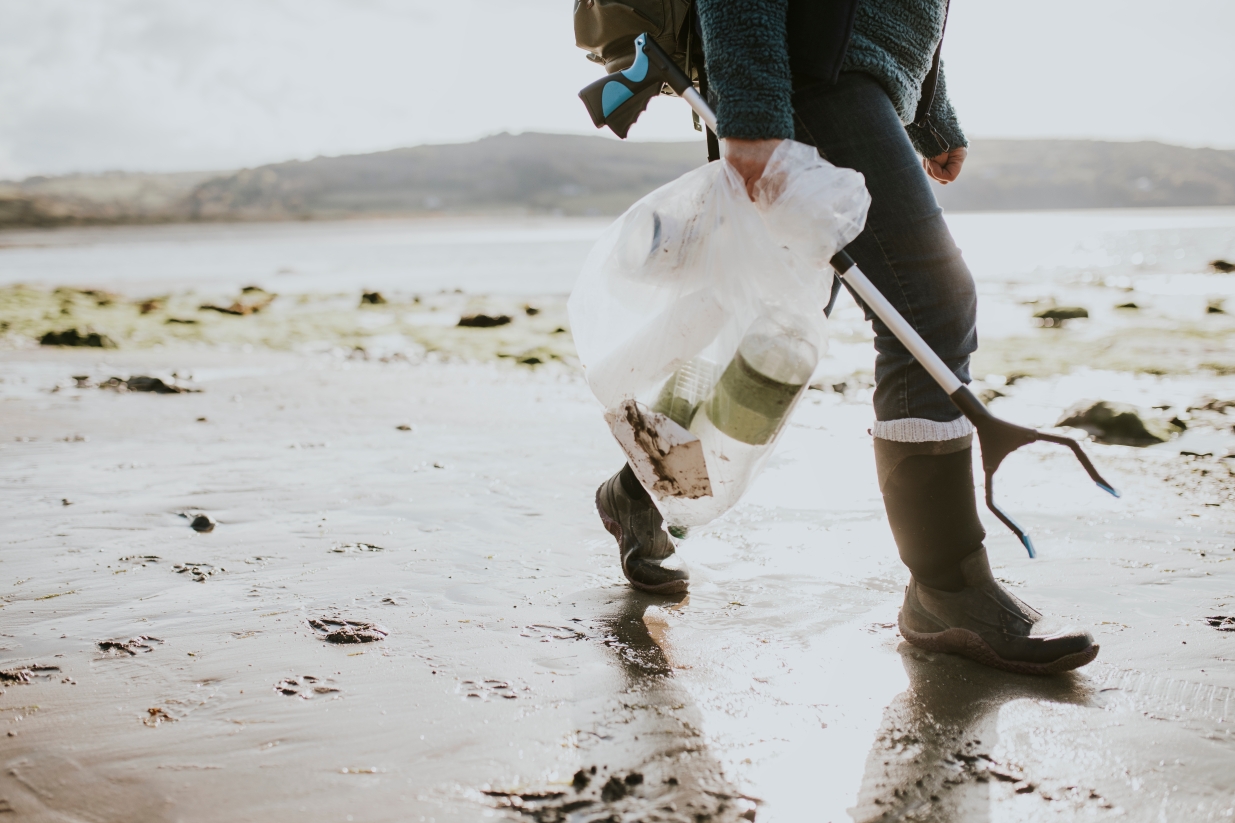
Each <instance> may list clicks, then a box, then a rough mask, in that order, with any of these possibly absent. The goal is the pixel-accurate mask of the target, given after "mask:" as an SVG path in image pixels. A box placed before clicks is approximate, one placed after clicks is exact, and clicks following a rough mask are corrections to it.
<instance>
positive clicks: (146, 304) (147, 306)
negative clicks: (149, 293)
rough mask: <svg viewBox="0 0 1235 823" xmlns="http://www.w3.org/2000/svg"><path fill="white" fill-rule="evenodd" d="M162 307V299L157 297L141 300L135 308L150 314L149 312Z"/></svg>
mask: <svg viewBox="0 0 1235 823" xmlns="http://www.w3.org/2000/svg"><path fill="white" fill-rule="evenodd" d="M161 308H163V301H162V300H160V299H158V298H157V297H155V298H151V299H150V300H143V301H142V302H141V303H140V304H139V305H138V307H137V310H138V311H140V312H141V313H142V314H150V312H153V311H158V310H159V309H161Z"/></svg>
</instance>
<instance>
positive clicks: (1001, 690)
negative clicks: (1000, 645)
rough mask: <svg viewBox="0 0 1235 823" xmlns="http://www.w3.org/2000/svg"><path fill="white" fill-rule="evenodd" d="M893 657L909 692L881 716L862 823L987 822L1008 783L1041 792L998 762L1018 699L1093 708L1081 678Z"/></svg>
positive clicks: (910, 653) (865, 782)
mask: <svg viewBox="0 0 1235 823" xmlns="http://www.w3.org/2000/svg"><path fill="white" fill-rule="evenodd" d="M897 651H898V652H899V653H900V656H901V661H902V662H903V663H904V666H905V672H906V674H908V676H909V688H907V689H906V690H905V691H904V692H902V693H901V694H899V695H897V696H896V698H895V699H894V700H893V701H892V703H891V704H890V705H889V706H888V708H887V709H886V710H885V711H884V714H883V723H882V725H881V726H880V729H879V732H878V733H877V735H876V738H875V745H874V746H873V747H872V748H871V750H870V753H869V754H868V755H867V758H866V773H865V774H864V776H863V778H862V787H861V789H860V790H859V793H858V802H857V805H855V806H854V807H853V808H852V809H850V814H851V815H852V817H853V819H854V820H855V821H858V823H871V822H873V821H890V820H964V821H966V823H978V822H979V821H984V820H990V819H991V815H990V806H991V800H992V789H991V787H992V785H994V784H997V783H1008V784H1010V785H1011V787H1012V791H1014V792H1016V793H1027V792H1032V791H1034V790H1035V789H1036V788H1037V786H1036V785H1035V784H1034V783H1033V782H1032V781H1031V780H1028V779H1026V776H1025V774H1024V773H1023V772H1022V769H1021V767H1020V766H1019V765H1018V764H1016V763H1006V762H1001V761H1000V760H999V758H998V755H997V754H996V745H997V744H998V742H999V734H998V720H999V713H1000V709H1002V708H1003V707H1004V706H1005V705H1007V704H1008V703H1010V702H1012V701H1014V700H1022V699H1028V700H1035V701H1046V702H1050V703H1065V704H1073V705H1080V706H1084V705H1090V704H1091V702H1092V697H1093V690H1092V688H1091V686H1090V685H1089V684H1088V681H1087V679H1086V678H1085V677H1084V676H1083V675H1081V674H1077V673H1075V672H1073V673H1069V674H1067V675H1061V676H1058V677H1027V676H1022V675H1009V674H1005V673H1003V672H998V671H994V670H991V669H987V668H985V667H983V666H980V665H978V664H976V663H972V662H970V661H967V660H963V659H960V658H957V657H954V656H951V655H943V654H928V653H926V652H923V651H922V650H920V649H917V648H914V647H913V646H911V645H909V644H908V643H901V644H900V646H899V647H898V648H897ZM1084 794H1085V797H1086V799H1092V800H1094V801H1095V802H1098V803H1101V802H1102V799H1101V798H1100V797H1093V798H1090V797H1089V795H1090V793H1089V792H1088V791H1085V792H1084Z"/></svg>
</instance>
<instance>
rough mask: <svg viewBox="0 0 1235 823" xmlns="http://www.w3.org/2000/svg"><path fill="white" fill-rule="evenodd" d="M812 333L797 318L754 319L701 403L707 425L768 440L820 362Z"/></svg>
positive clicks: (754, 441)
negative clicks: (731, 357) (709, 423)
mask: <svg viewBox="0 0 1235 823" xmlns="http://www.w3.org/2000/svg"><path fill="white" fill-rule="evenodd" d="M812 338H813V334H812V332H811V330H810V329H809V327H807V326H806V324H805V323H804V322H802V321H799V320H797V319H796V318H792V317H789V316H779V315H764V316H763V317H760V318H759V319H758V320H756V321H755V322H754V324H753V325H752V326H751V328H750V330H749V331H748V332H747V333H746V336H745V337H744V338H743V339H742V342H741V344H739V345H738V351H737V354H736V355H735V356H734V358H733V360H732V361H731V362H730V363H729V365H728V366H727V367H726V368H725V371H724V373H723V374H722V375H721V377H720V380H719V381H717V383H716V387H715V388H714V389H712V393H711V395H710V396H709V397H708V398H707V400H706V401H704V403H703V406H702V408H703V410H704V413H705V414H706V415H707V418H708V420H709V421H710V422H711V424H712V425H713V426H714V427H715V428H716V429H717V430H719V431H720V432H722V433H723V434H726V435H728V436H729V437H732V438H733V439H734V440H737V441H739V442H742V443H747V444H749V445H752V446H759V445H763V444H764V443H767V442H769V441H771V440H772V438H774V437H775V436H776V433H777V432H778V431H780V429H781V426H783V425H784V422H785V420H786V418H787V417H788V416H789V411H790V410H791V409H792V408H793V404H794V401H795V400H797V397H798V395H799V394H801V393H802V390H803V389H804V388H805V387H806V383H807V381H809V380H810V376H811V374H813V373H814V371H815V366H816V365H818V363H819V350H818V348H816V346H815V344H814V343H813V342H811V341H812Z"/></svg>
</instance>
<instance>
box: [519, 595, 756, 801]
mask: <svg viewBox="0 0 1235 823" xmlns="http://www.w3.org/2000/svg"><path fill="white" fill-rule="evenodd" d="M607 592H608V593H612V594H613V598H612V599H611V600H610V601H609V602H607V603H605V605H604V606H603V607H602V609H601V611H600V614H599V616H598V617H597V618H596V619H595V620H594V622H593V629H594V630H595V632H596V636H597V638H598V639H599V640H600V642H601V643H602V644H603V645H604V646H605V647H606V648H607V649H608V650H609V651H610V653H611V658H612V660H613V661H614V662H615V663H616V664H617V666H618V668H619V669H620V670H621V673H622V675H623V678H624V681H625V682H624V688H621V689H619V690H618V691H617V693H616V694H615V696H614V698H613V701H614V702H613V703H612V704H611V707H610V710H608V711H605V712H602V714H601V717H600V718H599V720H595V719H593V720H592V723H593V727H592V728H591V729H587V730H584V731H581V732H580V734H579V738H580V744H579V745H580V749H581V760H580V762H581V764H582V765H581V766H580V768H579V769H578V771H577V772H576V773H575V775H574V779H573V781H572V783H571V787H570V789H568V790H566V791H561V790H557V791H549V792H536V791H530V792H524V793H523V794H522V795H518V796H514V795H504V796H503V800H504V804H505V805H507V807H508V808H511V810H512V811H515V812H517V813H519V815H520V816H521V817H522V818H523V819H531V820H535V821H537V823H557V821H563V823H564V822H565V821H579V822H580V823H582V821H621V820H638V821H646V822H647V823H661V822H662V821H663V823H676V821H682V823H686V821H690V823H705V821H706V823H713V822H714V823H723V822H724V821H741V820H748V821H749V820H754V819H755V817H756V801H755V799H754V798H750V797H747V796H746V795H743V794H742V793H741V792H739V791H738V790H737V789H736V788H735V787H734V786H733V784H732V783H731V782H730V781H729V780H727V779H726V777H725V774H724V772H723V768H722V766H721V764H720V763H719V761H718V760H717V759H716V758H715V757H714V756H713V755H712V754H711V753H710V752H709V750H708V746H707V744H706V742H705V740H704V736H703V733H702V731H701V717H700V713H699V711H698V709H697V708H696V707H695V705H694V704H693V703H692V701H691V698H690V696H689V694H688V693H687V692H686V691H685V690H684V689H683V688H682V687H681V686H680V685H679V684H678V683H676V682H675V681H674V678H673V670H674V665H673V662H672V657H671V646H669V642H668V631H667V630H668V627H667V626H666V625H665V624H664V623H663V622H662V621H660V620H658V619H657V618H656V616H655V614H654V613H649V609H653V608H654V607H661V608H668V609H676V608H681V607H684V606H685V605H686V603H687V601H688V598H683V599H671V598H665V597H657V596H651V595H646V594H641V593H639V592H636V591H632V590H629V589H625V588H623V590H621V591H620V592H614V590H612V589H610V590H607Z"/></svg>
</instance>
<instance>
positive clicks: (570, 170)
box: [0, 133, 1235, 227]
mask: <svg viewBox="0 0 1235 823" xmlns="http://www.w3.org/2000/svg"><path fill="white" fill-rule="evenodd" d="M704 159H705V153H704V148H703V143H702V141H699V142H697V143H632V142H618V141H615V140H607V139H604V138H601V137H582V136H574V135H559V134H534V133H529V134H521V135H517V136H512V135H509V134H500V135H496V136H494V137H488V138H485V139H483V140H478V141H476V142H473V143H458V144H450V145H430V146H417V147H414V148H406V149H395V150H393V151H385V152H377V153H374V154H358V155H349V156H344V157H319V158H317V159H315V160H309V161H304V162H300V161H296V162H288V163H275V164H272V165H267V166H260V167H258V168H255V169H245V170H243V171H238V172H234V173H232V172H226V173H217V172H216V173H206V172H200V173H182V174H125V173H112V174H104V175H71V176H66V177H55V178H47V177H36V178H30V179H28V180H24V181H21V182H18V183H0V227H15V226H56V225H70V224H75V225H82V224H108V223H148V222H171V221H232V220H296V219H329V218H342V217H359V216H384V215H390V216H395V215H418V214H430V213H456V214H459V213H473V214H475V213H521V214H526V213H541V214H544V213H558V214H570V215H583V214H617V213H619V212H621V211H622V210H623V209H625V208H626V207H627V206H629V205H630V204H631V203H632V202H634V201H635V200H637V199H638V198H639V197H641V196H643V195H644V194H646V193H647V192H649V191H651V190H652V189H654V188H656V187H657V186H660V185H662V184H664V183H666V182H668V181H670V180H672V179H674V178H675V177H677V176H679V175H681V174H683V173H684V172H686V171H688V170H690V169H692V168H695V167H697V166H699V165H701V164H702V163H703V162H704ZM936 192H937V194H938V197H939V200H940V203H941V204H942V205H943V206H944V208H946V209H950V210H952V211H991V210H1029V209H1085V208H1130V207H1151V206H1152V207H1171V206H1235V151H1220V150H1216V149H1189V148H1183V147H1180V146H1170V145H1166V144H1162V143H1150V142H1142V143H1108V142H1099V141H1084V140H975V141H974V143H973V145H972V146H971V147H970V155H969V161H968V163H967V164H966V166H965V170H964V173H963V174H962V176H961V179H960V180H958V181H957V182H956V183H954V184H952V185H950V186H947V187H936Z"/></svg>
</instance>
